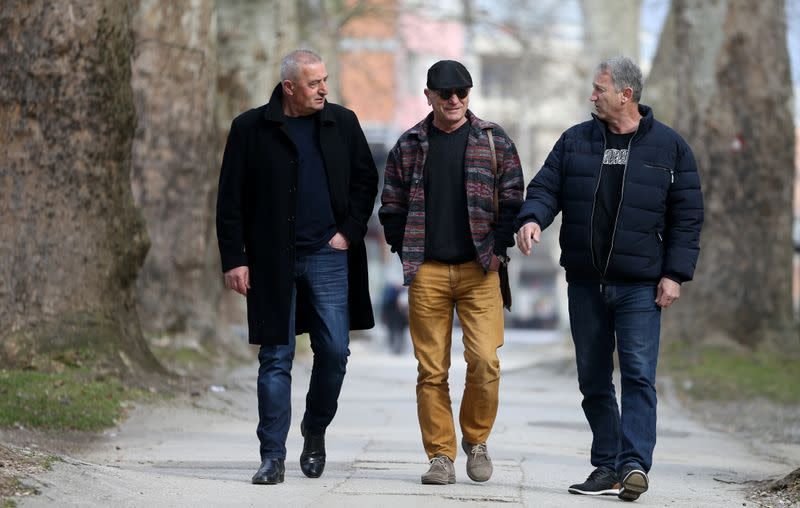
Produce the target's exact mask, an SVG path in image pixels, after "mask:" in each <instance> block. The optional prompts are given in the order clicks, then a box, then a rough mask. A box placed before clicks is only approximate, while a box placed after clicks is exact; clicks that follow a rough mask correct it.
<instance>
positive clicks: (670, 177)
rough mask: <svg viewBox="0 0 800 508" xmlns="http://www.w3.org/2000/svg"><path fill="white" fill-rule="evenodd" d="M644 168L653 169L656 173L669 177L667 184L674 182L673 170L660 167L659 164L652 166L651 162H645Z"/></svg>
mask: <svg viewBox="0 0 800 508" xmlns="http://www.w3.org/2000/svg"><path fill="white" fill-rule="evenodd" d="M644 167H646V168H650V169H654V170H657V171H663V172H665V173H666V174H667V175H668V176H669V183H674V182H675V170H674V169H672V168H668V167H665V166H661V165H659V164H654V163H652V162H645V163H644Z"/></svg>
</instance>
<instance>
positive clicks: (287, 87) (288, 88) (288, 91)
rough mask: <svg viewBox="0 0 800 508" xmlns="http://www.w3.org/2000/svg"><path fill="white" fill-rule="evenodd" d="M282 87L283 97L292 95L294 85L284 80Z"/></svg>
mask: <svg viewBox="0 0 800 508" xmlns="http://www.w3.org/2000/svg"><path fill="white" fill-rule="evenodd" d="M282 85H283V94H284V95H294V84H293V83H292V82H291V81H290V80H288V79H284V80H283V83H282Z"/></svg>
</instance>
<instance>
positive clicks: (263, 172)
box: [217, 84, 378, 345]
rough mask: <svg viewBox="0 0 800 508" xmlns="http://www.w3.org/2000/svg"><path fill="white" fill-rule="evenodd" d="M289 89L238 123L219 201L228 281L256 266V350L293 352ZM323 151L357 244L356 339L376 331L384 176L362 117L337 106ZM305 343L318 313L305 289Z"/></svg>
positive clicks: (293, 180)
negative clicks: (374, 268) (312, 314)
mask: <svg viewBox="0 0 800 508" xmlns="http://www.w3.org/2000/svg"><path fill="white" fill-rule="evenodd" d="M282 97H283V91H282V88H281V85H280V84H278V86H277V87H276V88H275V90H274V91H273V93H272V97H271V98H270V100H269V103H267V104H265V105H264V106H261V107H259V108H256V109H251V110H250V111H247V112H245V113H242V114H241V115H239V116H238V117H236V118H235V119H234V120H233V123H232V124H231V130H230V133H229V134H228V141H227V143H226V146H225V154H224V156H223V160H222V169H221V171H220V178H219V193H218V195H217V240H218V242H219V251H220V256H221V259H222V271H223V272H226V271H228V270H230V269H232V268H236V267H238V266H247V267H248V268H249V271H250V289H249V290H248V294H247V323H248V326H249V340H250V343H251V344H270V345H272V344H286V343H287V341H288V338H289V313H290V312H289V311H290V304H291V291H292V286H293V284H294V280H293V277H292V274H293V273H294V263H295V222H294V216H295V213H296V209H297V169H298V158H299V157H298V153H297V148H296V147H295V145H294V143H293V142H292V140H291V139H290V137H289V134H288V131H287V130H286V125H285V124H286V117H285V115H284V114H283V106H282ZM318 122H319V123H318V127H319V142H320V148H321V151H322V157H323V160H324V162H325V170H326V172H327V175H328V187H329V189H330V193H331V206H332V208H333V215H334V218H335V219H336V225H337V228H338V230H339V231H340V232H341V233H342V234H343V235H344V236H346V237H347V239H348V240H349V241H350V248H349V249H348V255H347V259H348V274H349V280H348V283H349V294H348V295H347V296H348V302H349V309H350V329H351V330H362V329H367V328H372V327H373V326H374V325H375V321H374V318H373V315H372V304H371V302H370V295H369V284H368V279H367V255H366V248H365V246H364V235H365V234H366V232H367V220H368V219H369V217H370V215H371V214H372V210H373V207H374V202H375V196H376V195H377V193H378V172H377V169H376V168H375V163H374V161H373V159H372V155H371V153H370V150H369V145H368V144H367V140H366V138H365V137H364V132H363V131H362V130H361V126H360V124H359V123H358V119H357V118H356V115H355V113H353V112H352V111H350V110H348V109H346V108H344V107H342V106H339V105H336V104H331V103H329V102H326V103H325V107H324V108H323V109H322V111H320V113H319V115H318ZM297 291H298V294H297V301H298V306H297V312H296V319H295V326H296V328H295V329H296V333H298V334H300V333H303V332H306V331H308V319H309V309H307V308H304V307H303V306H302V305H300V302H303V301H304V299H303V292H302V288H301V287H298V288H297Z"/></svg>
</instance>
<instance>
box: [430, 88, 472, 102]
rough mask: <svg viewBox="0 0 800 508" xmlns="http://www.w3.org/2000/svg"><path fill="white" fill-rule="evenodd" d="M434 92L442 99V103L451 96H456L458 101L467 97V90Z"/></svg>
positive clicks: (453, 89)
mask: <svg viewBox="0 0 800 508" xmlns="http://www.w3.org/2000/svg"><path fill="white" fill-rule="evenodd" d="M434 92H436V93H437V95H439V97H441V98H442V100H443V101H447V100H450V97H452V96H453V94H456V95H457V96H458V98H459V99H464V98H465V97H466V96H467V95H469V88H447V89H445V90H438V89H437V90H434Z"/></svg>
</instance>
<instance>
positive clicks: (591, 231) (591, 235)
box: [589, 127, 608, 293]
mask: <svg viewBox="0 0 800 508" xmlns="http://www.w3.org/2000/svg"><path fill="white" fill-rule="evenodd" d="M600 132H601V133H602V134H603V155H602V157H601V158H600V174H599V175H598V176H597V185H596V186H595V187H594V196H593V197H592V215H591V217H589V254H590V255H591V256H592V266H594V269H595V270H597V273H599V274H600V276H601V277H604V274H603V272H602V271H600V267H599V266H597V264H596V263H595V262H594V208H595V206H597V191H598V190H600V179H601V178H603V160H604V158H605V153H606V144H607V143H608V140H607V139H606V131H605V127H603V128H602V129H601V131H600ZM600 292H601V293H602V292H603V284H602V283H601V284H600Z"/></svg>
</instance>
